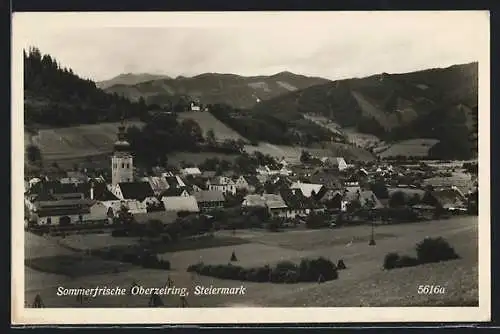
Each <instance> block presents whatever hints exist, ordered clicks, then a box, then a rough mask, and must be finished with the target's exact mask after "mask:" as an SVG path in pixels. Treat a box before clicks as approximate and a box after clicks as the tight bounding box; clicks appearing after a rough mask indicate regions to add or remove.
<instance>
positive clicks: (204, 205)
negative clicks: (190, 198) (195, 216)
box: [194, 190, 225, 212]
mask: <svg viewBox="0 0 500 334" xmlns="http://www.w3.org/2000/svg"><path fill="white" fill-rule="evenodd" d="M194 197H195V198H196V202H197V203H198V208H199V209H200V211H201V212H208V211H211V210H217V209H222V208H224V201H225V199H224V194H223V193H222V192H220V191H217V190H203V191H198V192H195V193H194Z"/></svg>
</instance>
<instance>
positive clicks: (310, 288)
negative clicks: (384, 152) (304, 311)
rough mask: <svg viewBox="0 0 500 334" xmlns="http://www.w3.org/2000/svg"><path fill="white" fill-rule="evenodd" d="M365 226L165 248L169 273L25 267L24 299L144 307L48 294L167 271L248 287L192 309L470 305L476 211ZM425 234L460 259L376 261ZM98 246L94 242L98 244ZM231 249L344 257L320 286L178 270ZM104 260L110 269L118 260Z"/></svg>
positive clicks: (250, 257)
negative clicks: (437, 288) (439, 290)
mask: <svg viewBox="0 0 500 334" xmlns="http://www.w3.org/2000/svg"><path fill="white" fill-rule="evenodd" d="M370 232H371V229H370V227H369V226H353V227H346V228H340V229H323V230H296V231H284V232H277V233H272V232H267V231H264V230H245V231H236V235H235V237H237V238H241V239H244V240H246V241H247V243H246V244H240V245H231V246H222V247H210V248H203V249H198V250H185V251H178V252H173V253H171V252H170V253H164V254H163V255H161V256H162V257H163V258H165V259H168V260H169V261H170V262H171V264H172V269H171V270H170V271H164V270H153V269H143V268H139V267H127V268H123V269H124V271H120V270H115V272H111V273H109V272H108V273H106V274H100V273H99V272H97V273H94V274H92V275H86V276H85V277H73V278H71V277H69V276H67V275H54V274H51V273H47V272H41V271H37V270H34V269H32V268H29V267H26V287H25V290H26V298H27V301H29V302H31V301H32V300H33V298H34V296H35V295H36V294H37V293H39V294H40V295H41V296H42V299H43V301H44V303H45V305H46V306H47V307H62V306H66V307H113V306H114V307H120V306H121V307H139V306H143V307H144V306H146V305H147V302H148V299H149V297H148V296H121V297H120V296H117V297H99V298H97V299H93V300H90V301H89V302H87V303H84V304H80V303H79V302H78V301H77V300H76V299H75V297H57V296H56V295H55V292H56V288H57V286H59V285H63V286H65V287H68V288H69V287H81V286H84V287H93V286H95V285H100V286H104V285H107V286H116V285H117V286H120V287H125V288H129V287H130V285H131V284H132V282H133V281H134V280H135V281H136V282H137V283H139V284H141V285H143V286H155V287H161V286H164V284H165V281H166V279H167V277H168V275H170V277H171V278H172V279H173V280H174V285H175V286H176V287H186V288H188V289H190V290H191V291H192V289H193V287H194V286H195V285H205V286H209V285H214V286H218V287H238V286H241V285H242V284H243V285H244V286H245V287H246V288H247V294H246V295H240V296H194V295H191V296H188V303H189V304H190V306H198V307H216V306H235V305H240V306H244V305H246V306H403V305H405V306H410V305H412V306H417V305H418V306H425V305H457V304H467V305H473V304H474V303H477V301H478V274H477V268H478V249H477V247H478V240H477V238H478V236H477V217H456V218H452V219H449V220H443V221H430V222H422V223H416V224H401V225H384V226H377V227H376V228H375V232H376V234H375V240H376V242H377V245H376V246H369V245H368V240H369V235H370ZM217 235H220V236H226V237H227V236H228V235H232V232H220V233H218V234H217ZM426 236H432V237H435V236H442V237H444V238H445V239H447V240H448V241H449V242H450V244H451V245H452V246H453V247H454V248H455V250H456V251H457V253H458V254H459V255H460V256H461V258H460V259H458V260H454V261H449V262H444V263H437V264H429V265H421V266H417V267H412V268H402V269H395V270H391V271H384V270H382V263H383V259H384V256H385V255H386V254H387V253H388V252H393V251H395V252H398V253H400V254H408V255H414V254H413V252H414V246H415V244H416V243H417V242H419V241H421V240H422V239H423V238H425V237H426ZM85 238H91V236H86V237H85ZM102 238H104V237H102ZM107 239H108V238H105V239H103V240H107ZM117 239H118V238H117ZM100 244H101V243H100V242H98V243H97V246H99V245H100ZM25 247H26V250H27V251H26V255H27V257H31V258H33V257H38V254H37V253H38V252H36V250H39V253H40V256H43V257H47V256H50V254H52V256H60V255H61V254H62V255H64V254H66V255H67V254H68V252H70V253H71V251H69V250H68V249H66V248H64V247H60V246H59V245H58V244H57V243H54V241H53V240H48V239H46V238H41V237H32V236H29V234H27V237H26V245H25ZM42 250H43V251H42ZM233 251H234V252H235V254H236V256H237V258H238V262H236V263H237V264H238V265H241V266H244V267H247V266H248V267H249V266H257V265H263V264H273V263H276V262H278V261H280V260H290V261H294V262H299V261H300V259H302V258H304V257H308V258H314V257H318V256H323V257H326V258H330V259H331V260H332V261H335V262H336V261H338V260H339V259H343V260H344V262H345V264H346V265H347V269H346V270H343V271H340V273H339V275H340V276H339V279H337V280H334V281H329V282H325V283H323V284H317V283H298V284H272V283H254V282H240V281H234V280H221V279H216V278H212V277H205V276H199V275H196V274H190V273H187V272H186V270H185V269H186V268H187V266H189V265H190V264H193V263H197V262H198V261H204V262H205V263H211V264H226V263H228V262H229V259H230V256H231V253H232V252H233ZM97 261H99V260H97ZM109 266H110V267H111V268H113V267H116V266H118V264H114V265H109ZM95 267H97V268H101V267H102V266H101V265H96V266H95ZM420 284H423V285H425V284H434V285H441V286H444V287H445V288H446V292H445V293H444V294H443V295H434V296H425V295H418V294H417V287H418V285H420ZM162 300H163V301H164V303H165V305H166V306H172V307H176V306H179V297H178V296H162Z"/></svg>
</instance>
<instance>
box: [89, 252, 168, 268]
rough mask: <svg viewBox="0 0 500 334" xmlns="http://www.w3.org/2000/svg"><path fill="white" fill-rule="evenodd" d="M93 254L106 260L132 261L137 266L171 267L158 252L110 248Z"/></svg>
mask: <svg viewBox="0 0 500 334" xmlns="http://www.w3.org/2000/svg"><path fill="white" fill-rule="evenodd" d="M93 254H94V255H97V256H99V257H100V258H102V259H105V260H112V261H120V262H125V263H131V264H134V265H137V266H141V267H143V268H150V269H165V270H169V269H170V261H168V260H162V259H160V258H158V256H156V254H152V253H147V252H142V253H134V252H124V251H119V250H113V249H110V250H101V251H94V252H93Z"/></svg>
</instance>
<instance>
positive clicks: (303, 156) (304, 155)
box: [300, 151, 311, 163]
mask: <svg viewBox="0 0 500 334" xmlns="http://www.w3.org/2000/svg"><path fill="white" fill-rule="evenodd" d="M310 160H311V154H310V153H309V152H307V151H302V153H301V154H300V162H302V163H308V162H309V161H310Z"/></svg>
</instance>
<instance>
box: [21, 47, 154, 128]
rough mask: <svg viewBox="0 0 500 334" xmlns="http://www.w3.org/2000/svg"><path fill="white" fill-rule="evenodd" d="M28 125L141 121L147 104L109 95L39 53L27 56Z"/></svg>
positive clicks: (26, 118) (46, 55)
mask: <svg viewBox="0 0 500 334" xmlns="http://www.w3.org/2000/svg"><path fill="white" fill-rule="evenodd" d="M24 109H25V110H24V119H25V124H26V125H30V124H42V125H48V126H57V127H59V126H70V125H77V124H94V123H100V122H108V121H117V120H120V119H121V118H122V117H125V118H130V117H141V116H143V115H144V114H146V113H147V110H148V107H147V106H146V104H145V103H144V100H140V101H138V102H131V101H129V100H128V99H126V98H124V97H120V96H118V95H117V94H108V93H106V92H104V91H103V90H101V89H99V88H97V87H96V84H95V83H94V82H93V81H92V80H88V79H82V78H80V77H79V76H78V75H76V74H74V73H73V71H72V70H71V69H69V68H66V67H62V66H61V65H60V64H59V63H58V62H57V60H56V59H55V58H53V57H52V56H50V55H48V54H44V55H42V53H41V52H40V50H39V49H37V48H30V49H29V50H28V51H27V52H26V51H25V52H24Z"/></svg>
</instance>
